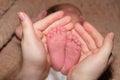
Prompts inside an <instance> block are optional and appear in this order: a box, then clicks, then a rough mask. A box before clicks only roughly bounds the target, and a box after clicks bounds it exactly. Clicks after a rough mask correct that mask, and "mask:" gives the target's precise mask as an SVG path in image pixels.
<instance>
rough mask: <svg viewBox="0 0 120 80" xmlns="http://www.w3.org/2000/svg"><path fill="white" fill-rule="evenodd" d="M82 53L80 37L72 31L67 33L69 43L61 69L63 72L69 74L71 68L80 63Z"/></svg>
mask: <svg viewBox="0 0 120 80" xmlns="http://www.w3.org/2000/svg"><path fill="white" fill-rule="evenodd" d="M80 53H81V46H80V42H79V41H78V39H77V38H76V37H75V36H73V35H72V34H71V33H70V32H69V33H68V34H67V44H66V52H65V63H64V66H63V68H62V70H61V72H62V73H63V74H67V73H68V72H69V70H70V69H71V68H72V67H73V66H74V65H75V64H77V63H78V61H79V58H80Z"/></svg>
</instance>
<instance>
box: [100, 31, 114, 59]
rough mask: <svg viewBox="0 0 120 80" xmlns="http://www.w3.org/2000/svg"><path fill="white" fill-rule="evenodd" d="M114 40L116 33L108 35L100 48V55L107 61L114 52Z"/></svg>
mask: <svg viewBox="0 0 120 80" xmlns="http://www.w3.org/2000/svg"><path fill="white" fill-rule="evenodd" d="M113 39H114V33H112V32H111V33H109V34H107V36H106V37H105V40H104V43H103V46H102V47H101V48H100V51H99V55H100V56H102V57H103V58H105V59H109V56H110V54H111V52H112V48H113Z"/></svg>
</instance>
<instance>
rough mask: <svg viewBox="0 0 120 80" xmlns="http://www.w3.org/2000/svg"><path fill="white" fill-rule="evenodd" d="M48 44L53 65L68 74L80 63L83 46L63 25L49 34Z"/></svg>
mask: <svg viewBox="0 0 120 80" xmlns="http://www.w3.org/2000/svg"><path fill="white" fill-rule="evenodd" d="M47 45H48V51H49V55H50V61H51V64H52V67H53V68H54V69H55V70H57V71H60V72H62V73H63V74H67V73H68V72H69V70H70V69H71V68H72V67H73V66H74V65H75V64H77V63H78V61H79V58H80V52H81V46H80V43H79V41H78V39H77V38H76V37H75V36H74V35H72V33H71V32H67V31H66V30H65V29H64V28H63V27H57V28H55V29H53V30H51V31H50V32H49V33H48V34H47Z"/></svg>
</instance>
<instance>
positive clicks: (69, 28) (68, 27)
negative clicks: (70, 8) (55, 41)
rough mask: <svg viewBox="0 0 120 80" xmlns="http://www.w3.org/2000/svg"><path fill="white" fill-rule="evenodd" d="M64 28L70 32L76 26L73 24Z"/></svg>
mask: <svg viewBox="0 0 120 80" xmlns="http://www.w3.org/2000/svg"><path fill="white" fill-rule="evenodd" d="M64 28H65V29H66V30H67V31H70V30H72V29H73V28H74V25H73V23H68V24H66V25H65V26H64Z"/></svg>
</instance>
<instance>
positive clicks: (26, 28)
mask: <svg viewBox="0 0 120 80" xmlns="http://www.w3.org/2000/svg"><path fill="white" fill-rule="evenodd" d="M18 16H19V18H20V20H21V23H22V30H23V38H22V39H23V41H24V40H28V41H31V39H33V38H34V37H35V34H34V29H33V25H32V22H31V20H30V18H29V17H28V16H27V14H25V13H24V12H19V13H18Z"/></svg>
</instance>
